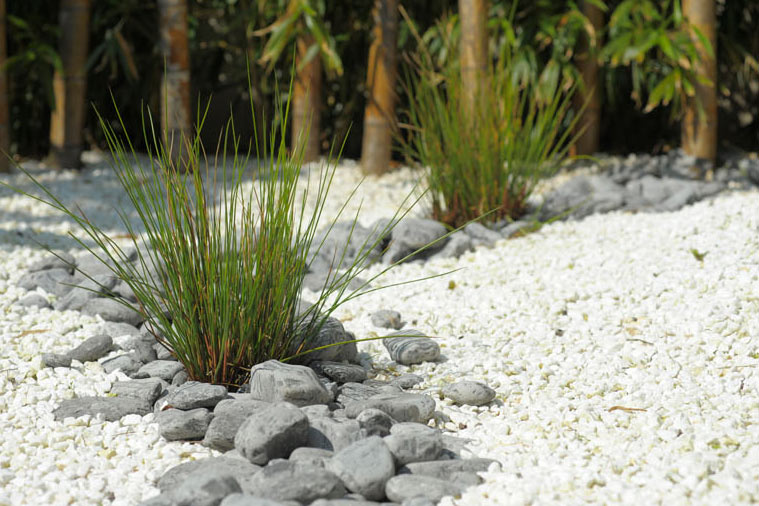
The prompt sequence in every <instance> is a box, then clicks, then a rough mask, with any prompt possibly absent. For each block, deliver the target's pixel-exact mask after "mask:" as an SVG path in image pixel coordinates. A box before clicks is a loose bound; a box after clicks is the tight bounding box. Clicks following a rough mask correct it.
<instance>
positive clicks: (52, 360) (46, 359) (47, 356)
mask: <svg viewBox="0 0 759 506" xmlns="http://www.w3.org/2000/svg"><path fill="white" fill-rule="evenodd" d="M42 363H43V364H45V367H71V357H69V356H68V355H62V354H60V353H43V354H42Z"/></svg>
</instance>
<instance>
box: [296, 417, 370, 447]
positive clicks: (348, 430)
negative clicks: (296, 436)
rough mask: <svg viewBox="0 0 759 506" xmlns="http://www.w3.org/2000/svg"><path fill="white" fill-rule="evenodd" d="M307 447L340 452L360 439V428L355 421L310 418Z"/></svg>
mask: <svg viewBox="0 0 759 506" xmlns="http://www.w3.org/2000/svg"><path fill="white" fill-rule="evenodd" d="M308 421H309V425H310V426H309V428H308V440H307V442H306V445H307V446H311V447H313V448H323V449H325V450H331V451H336V452H337V451H340V450H342V449H343V448H345V447H347V446H349V445H351V444H352V443H354V442H356V441H358V440H359V439H361V437H362V436H361V432H360V431H361V427H360V425H359V423H358V422H357V421H356V420H336V419H334V418H328V417H310V418H309V420H308Z"/></svg>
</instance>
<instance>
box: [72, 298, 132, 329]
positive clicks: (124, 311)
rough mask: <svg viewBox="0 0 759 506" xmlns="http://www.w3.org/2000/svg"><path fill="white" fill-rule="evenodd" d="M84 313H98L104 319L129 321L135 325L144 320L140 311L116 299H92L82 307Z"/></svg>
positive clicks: (90, 314)
mask: <svg viewBox="0 0 759 506" xmlns="http://www.w3.org/2000/svg"><path fill="white" fill-rule="evenodd" d="M82 313H83V314H86V315H88V316H95V315H97V316H100V317H101V318H102V319H104V320H108V321H112V322H124V323H129V324H130V325H134V326H135V327H136V326H138V325H139V324H140V323H142V321H143V317H142V315H141V314H140V313H138V312H137V311H134V310H133V309H131V308H128V307H126V306H124V305H123V304H121V303H119V302H117V301H115V300H114V299H106V298H97V299H91V300H89V301H87V303H86V304H85V305H84V306H83V307H82Z"/></svg>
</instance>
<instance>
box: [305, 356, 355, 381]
mask: <svg viewBox="0 0 759 506" xmlns="http://www.w3.org/2000/svg"><path fill="white" fill-rule="evenodd" d="M309 367H311V369H313V370H314V371H316V372H317V373H318V374H321V375H322V376H326V377H328V378H329V379H331V380H332V381H334V382H336V383H338V384H343V383H361V382H362V381H365V380H366V369H364V368H363V367H361V366H360V365H356V364H346V363H343V362H322V361H318V362H311V363H310V364H309Z"/></svg>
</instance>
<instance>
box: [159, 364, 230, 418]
mask: <svg viewBox="0 0 759 506" xmlns="http://www.w3.org/2000/svg"><path fill="white" fill-rule="evenodd" d="M181 372H182V371H178V372H177V374H179V373H181ZM172 381H173V378H172ZM227 393H228V392H227V387H225V386H222V385H211V384H210V383H201V382H199V381H188V382H186V383H184V384H183V385H181V386H179V387H177V389H176V390H174V391H172V392H171V393H169V395H168V396H167V397H166V402H167V403H168V404H169V406H171V407H173V408H176V409H184V410H190V409H196V408H213V407H214V406H216V405H217V404H218V403H219V401H222V400H224V399H225V398H226V397H227Z"/></svg>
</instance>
